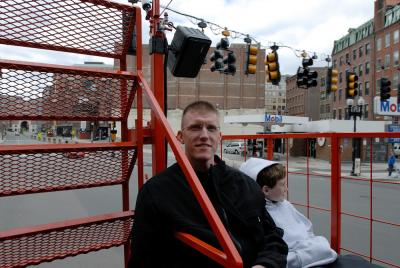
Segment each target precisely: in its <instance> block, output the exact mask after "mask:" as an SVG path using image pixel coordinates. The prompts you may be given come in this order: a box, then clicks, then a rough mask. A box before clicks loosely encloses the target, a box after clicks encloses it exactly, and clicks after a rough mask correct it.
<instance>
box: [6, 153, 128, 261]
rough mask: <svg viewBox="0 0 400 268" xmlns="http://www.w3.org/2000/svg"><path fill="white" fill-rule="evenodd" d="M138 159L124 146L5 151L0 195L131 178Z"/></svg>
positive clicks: (111, 183) (95, 184) (108, 183)
mask: <svg viewBox="0 0 400 268" xmlns="http://www.w3.org/2000/svg"><path fill="white" fill-rule="evenodd" d="M82 146H84V145H82ZM135 161H136V150H135V149H133V148H130V149H128V148H123V147H122V148H116V149H112V150H110V149H108V150H104V148H97V149H94V150H93V149H92V150H87V149H84V148H81V149H73V150H72V149H63V151H62V152H60V151H54V150H47V151H46V150H42V151H40V152H38V151H24V152H19V153H18V154H12V153H11V152H10V153H8V154H7V152H4V151H3V152H1V154H0V174H1V180H0V197H1V196H10V195H19V194H27V193H37V192H49V191H58V190H68V189H80V188H87V187H97V186H104V185H114V184H119V183H122V182H124V181H126V180H129V177H130V175H131V172H132V169H133V166H134V164H135ZM0 267H1V266H0Z"/></svg>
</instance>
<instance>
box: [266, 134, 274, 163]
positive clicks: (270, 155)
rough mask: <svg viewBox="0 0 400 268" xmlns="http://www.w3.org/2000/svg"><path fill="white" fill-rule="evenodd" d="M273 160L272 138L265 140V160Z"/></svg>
mask: <svg viewBox="0 0 400 268" xmlns="http://www.w3.org/2000/svg"><path fill="white" fill-rule="evenodd" d="M273 158H274V140H273V139H272V138H268V139H267V159H268V160H272V159H273Z"/></svg>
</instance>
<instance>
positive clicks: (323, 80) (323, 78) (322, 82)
mask: <svg viewBox="0 0 400 268" xmlns="http://www.w3.org/2000/svg"><path fill="white" fill-rule="evenodd" d="M325 81H326V78H325V77H321V87H324V86H325Z"/></svg>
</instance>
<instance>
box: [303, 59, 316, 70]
mask: <svg viewBox="0 0 400 268" xmlns="http://www.w3.org/2000/svg"><path fill="white" fill-rule="evenodd" d="M313 63H314V61H313V59H312V58H307V59H306V58H304V59H303V61H302V62H301V64H302V65H303V68H308V67H310V66H311V65H313Z"/></svg>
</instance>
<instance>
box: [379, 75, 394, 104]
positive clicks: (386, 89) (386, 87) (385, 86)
mask: <svg viewBox="0 0 400 268" xmlns="http://www.w3.org/2000/svg"><path fill="white" fill-rule="evenodd" d="M391 84H392V83H391V82H390V80H389V79H387V78H386V77H382V78H381V101H387V100H388V99H390V85H391Z"/></svg>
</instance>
